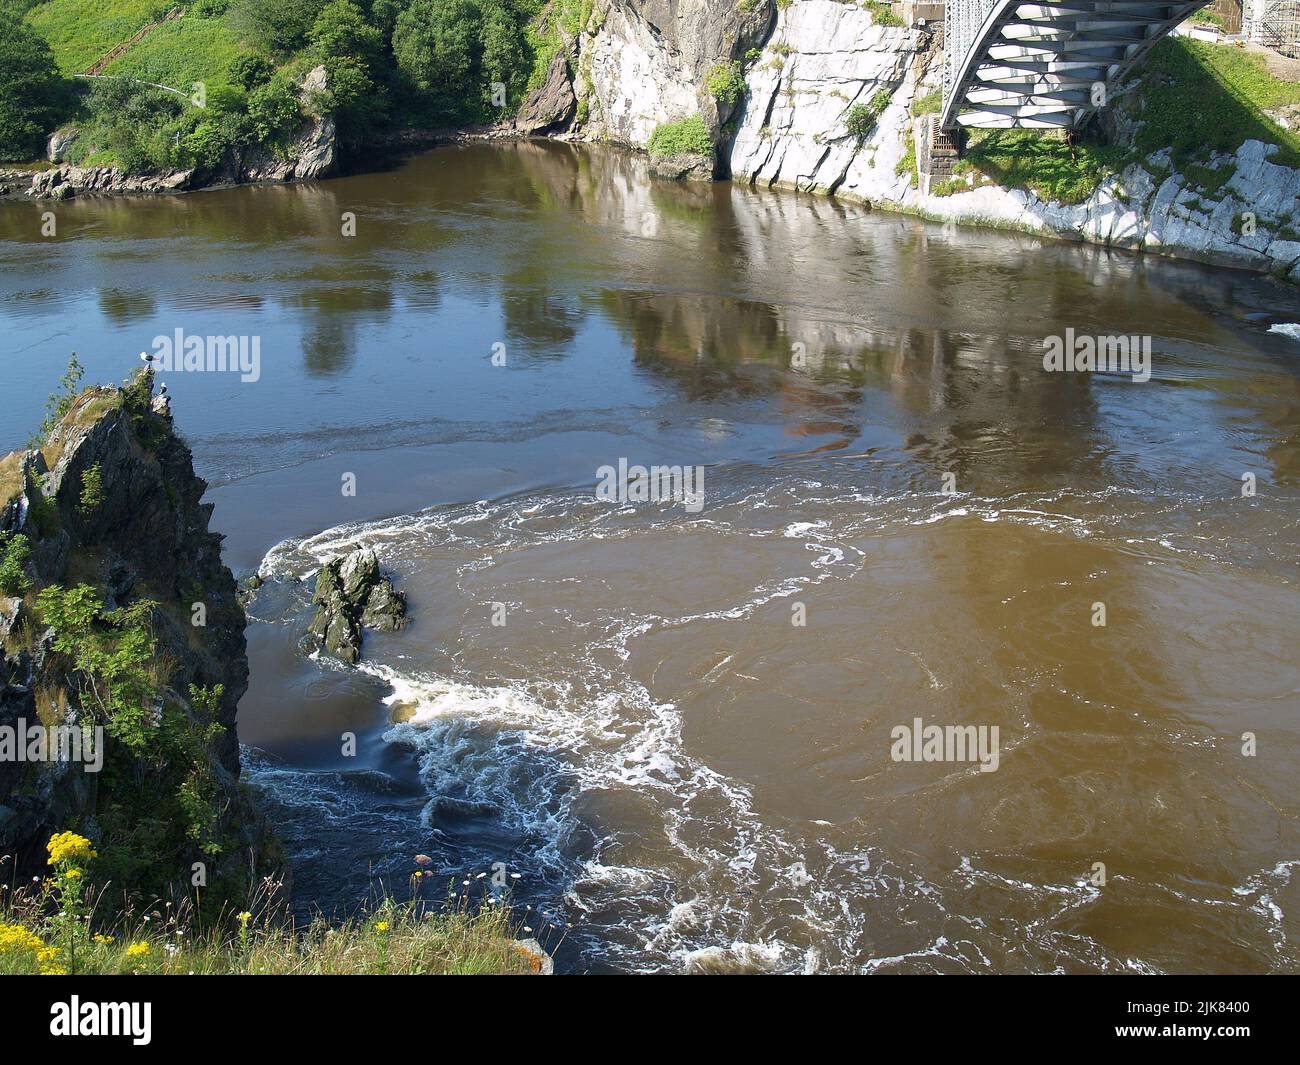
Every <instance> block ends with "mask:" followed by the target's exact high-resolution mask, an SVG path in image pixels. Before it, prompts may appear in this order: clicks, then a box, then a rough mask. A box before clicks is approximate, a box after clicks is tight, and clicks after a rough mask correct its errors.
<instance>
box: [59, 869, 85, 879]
mask: <svg viewBox="0 0 1300 1065" xmlns="http://www.w3.org/2000/svg"><path fill="white" fill-rule="evenodd" d="M63 875H64V876H66V877H67V878H68V879H69V880H80V879H81V870H80V869H69V870H68V871H67V872H66V873H64V874H63Z"/></svg>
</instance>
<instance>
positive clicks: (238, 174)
mask: <svg viewBox="0 0 1300 1065" xmlns="http://www.w3.org/2000/svg"><path fill="white" fill-rule="evenodd" d="M327 89H328V80H327V76H326V73H325V68H324V67H323V66H318V67H316V68H315V69H313V70H311V71H310V72H309V73H308V74H307V76H306V77H305V78H303V81H302V85H301V86H300V87H299V96H300V98H301V99H302V101H303V103H304V104H305V105H306V107H307V109H308V110H310V111H316V110H317V109H318V107H319V101H320V100H321V99H323V97H324V96H325V93H326V90H327ZM336 136H337V126H336V123H335V121H334V116H333V114H330V113H328V112H324V113H318V114H313V116H312V117H310V118H307V119H305V120H304V121H303V123H302V125H301V126H300V127H299V128H298V132H297V133H296V134H295V136H294V140H293V144H292V145H290V147H289V149H288V150H287V151H282V152H281V151H274V150H272V149H270V148H263V147H261V146H260V145H255V146H253V147H252V148H250V149H247V150H246V151H243V152H241V153H237V154H235V155H234V156H232V157H231V158H229V159H228V160H227V161H226V163H225V164H224V165H223V166H222V167H221V169H220V171H219V172H218V174H217V180H219V181H228V182H246V181H293V180H307V179H310V178H319V177H326V176H327V175H328V174H330V173H331V172H332V171H333V169H334V165H335V162H336V156H337V145H336Z"/></svg>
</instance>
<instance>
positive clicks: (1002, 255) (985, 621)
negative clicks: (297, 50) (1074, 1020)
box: [0, 143, 1300, 972]
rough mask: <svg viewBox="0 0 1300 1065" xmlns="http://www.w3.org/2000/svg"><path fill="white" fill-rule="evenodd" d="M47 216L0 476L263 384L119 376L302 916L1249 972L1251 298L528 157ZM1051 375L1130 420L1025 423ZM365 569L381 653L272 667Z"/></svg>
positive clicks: (1259, 839) (1032, 250) (1283, 636)
mask: <svg viewBox="0 0 1300 1065" xmlns="http://www.w3.org/2000/svg"><path fill="white" fill-rule="evenodd" d="M345 211H350V212H354V213H355V215H356V218H357V226H356V236H355V237H343V236H342V235H341V229H340V219H341V216H342V213H343V212H345ZM58 212H59V219H60V238H59V240H58V241H56V242H50V241H48V240H42V239H41V238H40V236H39V215H38V214H37V213H35V212H34V211H33V209H31V207H30V205H13V204H9V205H3V207H2V208H0V238H2V242H0V263H2V264H3V266H4V270H3V272H2V273H0V278H2V280H0V319H3V322H4V326H5V332H6V335H7V336H8V337H9V338H10V341H9V345H10V352H11V360H10V365H9V366H8V367H7V369H6V376H7V379H8V388H7V392H8V394H7V395H6V399H7V400H8V402H6V404H5V409H6V421H5V424H4V426H3V438H2V439H0V447H3V448H9V447H14V446H18V445H19V444H20V443H21V442H22V440H23V439H25V437H26V435H27V433H28V432H29V431H30V427H31V424H34V423H35V422H36V421H38V420H39V417H38V415H37V414H36V412H37V411H38V409H39V407H40V404H41V402H42V401H43V398H44V395H45V394H46V393H47V392H48V391H50V389H51V387H52V386H53V383H54V381H55V379H56V378H57V376H58V373H59V372H60V371H61V370H62V364H63V363H64V362H66V359H67V353H68V352H69V351H70V350H73V349H75V350H77V351H78V352H79V354H80V355H81V357H82V359H83V361H84V362H86V363H87V364H88V367H89V375H90V376H92V377H95V376H99V377H112V378H120V377H121V376H123V375H124V374H125V373H126V371H127V370H128V369H129V368H130V366H131V364H132V363H133V362H134V359H135V353H136V352H137V351H139V350H146V349H148V348H149V346H150V344H151V342H152V339H153V338H154V337H155V336H157V335H172V334H173V333H174V330H176V329H177V328H181V329H183V330H184V332H185V333H186V334H194V335H201V336H202V335H212V334H217V335H223V336H229V335H250V336H257V337H259V339H260V351H261V366H260V373H259V375H258V379H257V380H255V381H246V382H245V381H240V380H239V378H238V376H235V375H231V374H221V373H209V372H176V373H172V374H170V375H166V374H164V375H162V376H163V377H164V379H166V380H167V381H168V384H169V389H170V392H171V394H172V396H173V398H174V405H175V410H176V416H177V419H178V424H179V426H180V428H181V429H182V430H183V431H184V432H185V433H186V434H187V435H188V436H189V438H190V440H191V443H192V445H193V447H194V451H195V455H196V461H197V462H198V463H199V467H200V472H201V473H202V474H203V475H204V476H206V477H208V478H209V479H210V480H211V482H212V483H213V486H214V487H213V491H212V496H211V498H212V499H213V500H214V502H215V503H216V517H215V520H214V525H215V527H217V528H219V529H221V530H222V531H224V532H225V533H226V534H227V536H228V540H227V557H228V560H229V561H230V562H231V564H232V566H234V567H235V568H236V569H237V570H239V571H241V572H251V571H252V570H254V569H258V568H260V569H261V571H262V573H263V575H264V576H265V577H267V578H269V579H270V583H269V584H268V585H267V586H266V588H265V589H264V590H263V592H262V593H261V594H260V595H259V598H258V600H257V601H256V603H255V604H254V606H253V615H254V618H255V620H254V623H253V624H252V625H251V626H250V630H249V640H250V660H251V663H252V686H251V688H250V691H249V693H248V695H247V696H246V698H245V701H244V703H243V704H241V710H240V722H239V727H240V733H241V739H242V740H243V741H244V743H245V744H246V745H248V747H249V750H248V751H247V764H248V767H249V774H250V777H251V779H253V780H254V781H255V782H256V783H257V784H258V785H259V786H260V787H261V788H262V789H263V792H264V794H265V796H266V802H267V803H268V807H269V809H270V810H271V811H272V816H273V818H274V819H276V821H277V823H278V824H279V826H280V828H281V831H282V833H283V834H284V835H285V837H286V839H287V840H288V842H289V845H290V852H291V854H292V855H293V856H294V858H295V861H296V863H297V866H298V868H297V870H296V872H297V875H296V877H295V880H296V884H297V890H298V892H299V894H300V901H301V902H302V903H303V904H304V905H311V904H318V905H321V906H323V907H326V908H330V907H333V906H342V905H346V904H348V903H349V902H351V901H355V899H356V897H358V896H359V895H361V894H363V893H364V892H365V891H366V890H367V889H368V888H369V887H370V886H371V885H373V884H374V883H375V882H376V881H377V880H378V879H384V880H385V881H386V882H389V883H392V882H394V881H396V882H399V883H400V882H402V881H403V878H404V877H405V876H406V875H407V873H408V872H409V870H410V868H411V857H412V855H414V854H415V853H425V854H429V855H431V856H433V858H434V863H435V864H434V866H433V868H435V869H437V870H439V871H440V872H441V873H442V874H443V877H442V878H441V879H439V881H438V890H439V891H442V890H443V889H444V888H445V886H446V883H447V881H448V880H452V881H453V883H454V886H456V887H457V889H458V890H459V888H460V886H463V885H462V881H464V880H469V881H470V885H471V888H472V887H473V885H475V884H477V883H479V882H480V881H479V874H480V873H486V872H489V871H490V870H491V869H492V868H493V863H495V862H501V863H504V865H505V866H506V867H508V868H509V869H510V870H512V871H514V872H517V873H518V874H519V877H518V880H517V881H516V898H517V899H518V900H519V901H521V902H524V903H525V904H527V905H532V906H534V910H533V911H529V912H532V913H537V914H540V915H541V917H540V918H539V919H540V920H544V921H546V922H548V927H549V928H551V929H553V930H554V929H557V928H564V926H566V925H572V926H573V928H572V929H568V930H566V936H567V938H566V939H565V946H564V947H563V948H562V950H561V952H560V955H559V961H560V965H561V968H562V969H565V968H567V969H569V970H570V971H576V970H584V969H586V970H604V969H613V970H623V971H645V970H664V971H737V970H740V971H779V972H785V971H829V972H845V971H870V972H1054V971H1065V972H1091V971H1105V972H1143V971H1165V972H1206V971H1215V972H1218V971H1234V972H1235V971H1242V972H1266V971H1294V970H1295V969H1296V968H1297V935H1298V934H1300V925H1298V924H1297V922H1298V921H1300V875H1298V874H1297V870H1300V829H1298V828H1297V814H1298V813H1300V800H1298V796H1297V787H1296V780H1297V779H1298V775H1300V720H1298V718H1297V714H1298V712H1300V660H1298V656H1297V652H1296V648H1297V646H1298V645H1300V639H1298V637H1300V610H1297V596H1296V579H1297V574H1298V568H1297V546H1298V544H1300V505H1298V504H1300V486H1298V477H1300V372H1298V367H1300V336H1298V335H1297V334H1300V326H1297V323H1300V307H1298V306H1297V305H1298V304H1300V299H1297V297H1296V294H1295V290H1294V289H1292V288H1288V287H1286V286H1283V285H1281V284H1279V283H1276V282H1273V281H1271V280H1269V279H1265V278H1259V277H1253V276H1250V275H1245V274H1238V273H1233V272H1229V271H1224V270H1216V269H1210V268H1207V267H1202V266H1198V265H1195V264H1189V263H1178V262H1169V261H1161V260H1157V259H1151V258H1140V257H1134V256H1130V255H1126V254H1123V253H1116V252H1109V251H1106V250H1104V249H1099V248H1093V247H1082V246H1078V245H1071V244H1066V243H1058V242H1052V241H1045V240H1040V239H1038V238H1032V237H1028V236H1023V235H1015V234H1005V233H989V232H981V231H976V230H957V231H952V230H951V229H949V230H947V231H944V230H943V229H941V228H940V227H938V226H932V225H929V224H927V223H924V222H921V221H918V220H914V219H910V218H904V217H899V216H893V215H888V214H881V213H873V212H871V211H869V210H868V209H866V208H863V207H858V206H850V205H845V204H841V203H837V202H835V201H833V200H828V199H819V198H814V197H808V196H801V195H795V194H790V193H783V192H774V191H756V190H750V189H744V188H739V187H734V186H731V185H725V184H724V185H714V186H704V187H694V186H692V187H680V186H676V185H672V184H667V183H662V182H656V181H652V180H651V179H650V178H649V176H648V175H647V173H646V170H645V166H644V163H643V162H642V161H641V160H639V159H637V158H635V157H632V156H628V155H625V154H621V153H617V152H613V151H602V150H594V149H582V148H577V147H573V146H566V145H553V144H534V143H519V144H507V145H469V146H460V147H455V148H448V149H440V150H438V151H435V152H431V153H428V154H427V155H423V156H420V157H419V158H416V159H413V160H411V161H410V162H409V163H407V164H406V165H404V166H403V167H401V168H400V169H398V170H395V171H392V172H388V173H381V174H373V175H366V176H359V177H352V178H346V179H340V180H337V181H330V182H324V183H319V184H312V185H304V186H294V187H278V188H242V189H231V190H224V191H218V192H210V193H203V194H198V195H192V196H187V197H183V198H176V199H169V200H157V201H146V202H129V203H128V202H122V201H94V202H92V201H86V202H72V203H69V204H63V205H60V206H59V207H58ZM1067 330H1073V333H1072V334H1070V336H1072V337H1078V336H1084V337H1106V336H1126V337H1135V338H1138V343H1139V345H1140V344H1141V343H1142V342H1143V338H1146V339H1147V340H1148V341H1149V345H1150V352H1151V364H1150V379H1149V380H1145V381H1136V380H1134V379H1133V375H1132V374H1129V373H1119V372H1111V373H1088V372H1047V371H1045V370H1044V367H1043V353H1044V344H1045V341H1046V340H1047V338H1049V337H1062V338H1063V337H1065V336H1066V331H1067ZM498 345H500V347H498ZM494 354H504V365H498V364H497V363H498V362H499V361H500V360H496V361H494V359H493V355H494ZM18 412H23V414H24V415H25V417H24V418H18V416H17V415H18ZM29 423H30V424H29ZM620 460H625V461H626V463H627V464H629V465H636V464H643V465H646V466H650V465H654V464H662V465H677V466H682V467H692V468H693V467H697V466H698V467H702V468H703V471H704V482H703V484H704V491H703V500H702V502H703V505H702V507H701V508H699V509H698V511H693V510H690V509H688V508H686V507H684V506H683V505H681V501H680V500H671V499H670V500H664V501H654V500H651V501H647V502H638V501H635V500H628V501H613V502H611V501H608V500H604V499H602V498H600V496H599V494H598V492H597V485H598V483H599V481H600V479H601V475H600V473H599V471H600V469H601V467H604V466H612V467H615V468H617V467H618V465H619V463H620ZM349 474H350V475H352V476H353V477H354V478H355V482H356V485H357V491H356V494H355V495H345V494H343V492H342V491H341V488H340V485H341V483H342V482H343V480H344V479H345V477H346V476H347V475H349ZM1251 483H1253V487H1254V494H1249V491H1248V490H1247V491H1246V492H1245V493H1243V489H1244V488H1246V489H1248V487H1249V485H1250V484H1251ZM361 543H367V544H371V545H373V546H375V547H376V549H377V550H378V551H379V553H380V555H381V557H382V559H383V561H384V564H385V565H386V566H387V567H389V568H390V569H391V570H392V572H393V573H394V574H396V576H397V579H398V583H399V586H400V587H401V588H402V589H403V590H404V591H405V592H406V594H407V596H408V599H409V602H410V604H411V616H412V624H411V626H410V627H409V628H407V629H406V630H404V631H402V632H400V633H395V634H378V635H373V636H370V637H368V638H367V642H366V647H365V658H364V660H363V663H362V665H361V667H360V668H358V669H350V668H343V667H337V666H333V665H331V664H329V663H328V662H324V661H318V660H314V659H310V658H307V657H304V656H303V654H302V653H301V651H300V649H299V647H298V638H299V636H300V635H301V631H302V629H303V628H304V627H305V618H307V617H309V616H310V615H309V612H308V610H307V606H306V601H305V594H304V591H303V589H304V587H306V586H305V585H301V584H299V583H297V582H298V581H299V579H301V578H304V577H307V578H309V577H310V573H311V572H312V570H313V569H314V567H315V566H316V565H318V564H319V562H320V561H321V560H323V559H326V558H329V557H332V556H333V555H335V554H337V553H339V552H340V551H342V550H344V549H345V548H347V547H349V546H351V545H355V544H361ZM1099 604H1100V605H1101V607H1102V611H1100V612H1099V610H1098V605H1099ZM1103 612H1104V624H1099V623H1098V622H1099V621H1100V620H1101V619H1102V614H1103ZM502 620H504V624H500V623H494V622H500V621H502ZM918 720H919V722H920V728H921V730H922V733H923V736H924V730H925V728H926V727H927V726H940V727H941V728H943V727H950V726H961V727H962V728H966V727H969V729H970V731H969V732H965V731H963V732H961V733H960V734H958V733H956V732H953V731H949V732H947V733H945V734H942V735H941V737H940V742H938V744H937V746H933V745H932V746H929V747H926V746H925V744H924V743H923V742H914V741H915V737H914V736H913V735H912V733H913V731H915V727H916V723H917V722H918ZM900 729H906V730H907V731H906V732H902V733H900V731H899V730H900ZM994 730H996V733H995V732H994ZM346 732H352V733H355V734H356V736H357V737H358V753H357V755H356V756H355V757H351V756H345V755H344V754H343V753H342V750H341V744H340V737H341V736H342V735H343V734H344V733H346ZM958 735H960V736H961V737H962V738H963V742H964V741H965V739H966V738H970V742H971V743H972V744H975V745H977V744H978V742H980V741H982V742H984V744H985V747H984V748H982V750H983V751H984V753H985V754H986V755H987V754H989V753H990V746H989V745H990V744H991V743H992V741H993V737H994V736H995V735H996V748H995V750H996V757H995V758H990V757H986V758H985V759H984V762H983V764H981V762H980V760H979V758H978V757H971V754H972V751H970V750H967V751H965V752H964V754H965V757H963V758H961V759H960V760H958V759H955V758H954V757H952V756H953V755H954V754H962V753H963V752H961V751H957V750H955V749H954V747H953V745H952V740H953V738H954V737H956V736H958ZM900 736H902V737H903V739H901V740H900V738H899V737H900ZM977 737H978V739H977ZM944 740H946V741H947V746H946V748H945V745H944V742H942V741H944ZM973 750H974V751H975V753H976V754H978V751H979V748H978V747H977V746H976V747H975V748H973ZM900 752H906V753H907V754H908V755H909V756H910V755H913V754H916V753H918V752H919V753H922V754H923V755H924V757H923V758H922V759H921V760H919V761H918V760H915V759H913V758H910V757H909V758H908V760H902V759H901V758H900V757H899V754H900ZM927 752H928V753H927ZM929 754H937V755H939V756H940V757H938V758H936V759H932V758H930V757H929ZM945 755H946V756H947V757H944V756H945ZM488 880H489V882H490V878H488ZM554 934H555V935H558V932H556V933H554Z"/></svg>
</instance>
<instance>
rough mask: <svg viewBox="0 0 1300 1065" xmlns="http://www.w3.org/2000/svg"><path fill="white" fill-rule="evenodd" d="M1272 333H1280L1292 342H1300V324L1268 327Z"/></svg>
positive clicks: (1287, 323)
mask: <svg viewBox="0 0 1300 1065" xmlns="http://www.w3.org/2000/svg"><path fill="white" fill-rule="evenodd" d="M1268 331H1269V332H1270V333H1280V334H1281V335H1282V336H1284V337H1290V338H1291V339H1292V340H1300V322H1279V323H1278V324H1277V325H1271V326H1269V327H1268Z"/></svg>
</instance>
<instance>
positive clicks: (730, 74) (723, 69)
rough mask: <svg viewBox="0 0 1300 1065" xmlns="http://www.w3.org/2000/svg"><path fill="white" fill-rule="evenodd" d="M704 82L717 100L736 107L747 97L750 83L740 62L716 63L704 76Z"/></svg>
mask: <svg viewBox="0 0 1300 1065" xmlns="http://www.w3.org/2000/svg"><path fill="white" fill-rule="evenodd" d="M704 83H705V85H706V86H707V87H708V90H709V93H710V95H712V96H713V98H714V99H715V100H719V101H721V102H722V103H724V104H727V105H729V106H731V107H735V106H736V104H738V103H740V101H741V100H743V99H744V98H745V94H746V93H747V92H748V91H749V85H748V83H746V81H745V75H744V73H743V72H742V71H741V69H740V63H739V62H735V61H732V62H730V63H725V62H718V63H714V64H713V66H711V67H710V68H709V70H708V73H707V74H705V76H704Z"/></svg>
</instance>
